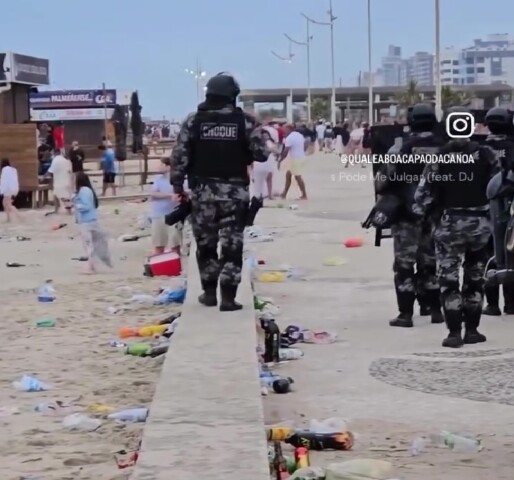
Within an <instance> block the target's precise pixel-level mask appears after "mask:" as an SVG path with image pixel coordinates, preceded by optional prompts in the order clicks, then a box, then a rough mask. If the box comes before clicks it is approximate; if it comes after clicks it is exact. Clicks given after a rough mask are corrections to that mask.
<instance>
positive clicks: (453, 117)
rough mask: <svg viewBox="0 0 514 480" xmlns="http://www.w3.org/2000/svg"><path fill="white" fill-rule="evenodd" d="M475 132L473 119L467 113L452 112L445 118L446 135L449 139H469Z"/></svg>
mask: <svg viewBox="0 0 514 480" xmlns="http://www.w3.org/2000/svg"><path fill="white" fill-rule="evenodd" d="M474 132H475V118H474V117H473V115H472V114H471V113H469V112H452V113H450V114H448V116H447V117H446V133H447V134H448V136H449V137H450V138H470V137H471V136H472V135H473V133H474Z"/></svg>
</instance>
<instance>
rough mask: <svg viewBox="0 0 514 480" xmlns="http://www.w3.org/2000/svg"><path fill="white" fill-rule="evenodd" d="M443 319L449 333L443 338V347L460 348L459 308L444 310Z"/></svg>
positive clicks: (461, 341)
mask: <svg viewBox="0 0 514 480" xmlns="http://www.w3.org/2000/svg"><path fill="white" fill-rule="evenodd" d="M444 319H445V321H446V326H447V327H448V330H449V331H450V333H449V334H448V336H447V337H446V338H445V339H444V340H443V347H448V348H460V347H462V346H463V345H464V342H463V340H462V312H461V311H460V310H445V311H444Z"/></svg>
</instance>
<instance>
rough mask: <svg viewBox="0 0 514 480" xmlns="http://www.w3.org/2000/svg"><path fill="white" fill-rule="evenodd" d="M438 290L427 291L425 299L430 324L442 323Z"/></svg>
mask: <svg viewBox="0 0 514 480" xmlns="http://www.w3.org/2000/svg"><path fill="white" fill-rule="evenodd" d="M439 294H440V292H439V289H437V290H427V293H426V299H427V302H428V305H429V307H430V316H431V317H432V318H431V322H432V323H444V317H443V314H442V312H441V300H440V298H439Z"/></svg>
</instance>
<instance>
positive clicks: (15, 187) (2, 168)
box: [0, 158, 21, 222]
mask: <svg viewBox="0 0 514 480" xmlns="http://www.w3.org/2000/svg"><path fill="white" fill-rule="evenodd" d="M19 191H20V183H19V181H18V171H17V170H16V169H15V168H14V167H11V162H9V159H8V158H3V159H2V163H1V164H0V195H2V196H3V200H2V206H3V207H4V212H5V214H6V216H7V222H10V221H11V220H12V217H13V216H15V217H16V218H17V219H18V220H21V216H20V213H19V212H18V209H17V208H16V207H15V206H14V205H13V202H14V199H15V198H16V195H18V193H19Z"/></svg>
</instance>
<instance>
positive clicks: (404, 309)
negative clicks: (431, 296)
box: [389, 291, 416, 328]
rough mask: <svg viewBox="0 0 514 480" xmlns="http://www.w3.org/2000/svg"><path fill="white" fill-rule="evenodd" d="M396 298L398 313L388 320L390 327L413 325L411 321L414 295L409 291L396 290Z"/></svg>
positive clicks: (409, 326)
mask: <svg viewBox="0 0 514 480" xmlns="http://www.w3.org/2000/svg"><path fill="white" fill-rule="evenodd" d="M396 299H397V301H398V310H400V314H399V315H398V316H397V317H396V318H395V319H393V320H391V321H390V322H389V325H390V326H391V327H402V328H411V327H413V326H414V324H413V323H412V315H413V313H414V302H415V300H416V295H415V294H414V293H411V292H398V291H396Z"/></svg>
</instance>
